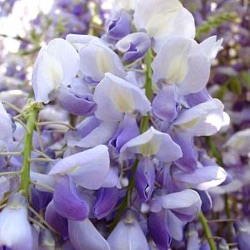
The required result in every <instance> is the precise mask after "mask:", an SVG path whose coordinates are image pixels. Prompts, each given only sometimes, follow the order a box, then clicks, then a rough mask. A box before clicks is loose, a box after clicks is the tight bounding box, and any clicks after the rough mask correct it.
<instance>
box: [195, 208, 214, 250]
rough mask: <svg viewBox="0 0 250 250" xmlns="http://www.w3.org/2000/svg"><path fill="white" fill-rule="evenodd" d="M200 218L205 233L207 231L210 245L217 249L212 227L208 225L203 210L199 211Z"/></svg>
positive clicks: (211, 247)
mask: <svg viewBox="0 0 250 250" xmlns="http://www.w3.org/2000/svg"><path fill="white" fill-rule="evenodd" d="M199 220H200V223H201V225H202V228H203V230H204V233H205V236H206V239H207V241H208V244H209V246H210V249H211V250H216V249H217V247H216V244H215V242H214V239H213V235H212V233H211V230H210V227H209V225H208V221H207V219H206V217H205V216H204V214H203V213H202V212H200V213H199Z"/></svg>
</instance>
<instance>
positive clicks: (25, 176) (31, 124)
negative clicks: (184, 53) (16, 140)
mask: <svg viewBox="0 0 250 250" xmlns="http://www.w3.org/2000/svg"><path fill="white" fill-rule="evenodd" d="M38 111H39V105H37V104H36V103H33V104H31V105H30V112H29V113H28V114H27V116H28V118H27V131H26V135H25V140H24V149H23V152H22V155H23V165H22V172H21V185H20V192H21V193H22V194H23V195H24V196H26V197H27V196H28V194H29V184H30V155H31V151H32V138H33V132H34V129H35V125H36V122H37V117H38Z"/></svg>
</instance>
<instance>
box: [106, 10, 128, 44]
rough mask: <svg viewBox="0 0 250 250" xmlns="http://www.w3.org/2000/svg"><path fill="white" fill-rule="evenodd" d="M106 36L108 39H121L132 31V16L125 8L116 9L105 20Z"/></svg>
mask: <svg viewBox="0 0 250 250" xmlns="http://www.w3.org/2000/svg"><path fill="white" fill-rule="evenodd" d="M105 30H106V33H105V36H106V38H108V39H111V40H115V41H119V40H120V39H121V38H123V37H125V36H126V35H128V34H129V33H131V32H132V25H131V17H130V15H129V14H128V12H127V11H125V10H124V9H119V10H117V11H114V13H113V15H112V16H111V17H110V18H108V19H107V20H106V22H105Z"/></svg>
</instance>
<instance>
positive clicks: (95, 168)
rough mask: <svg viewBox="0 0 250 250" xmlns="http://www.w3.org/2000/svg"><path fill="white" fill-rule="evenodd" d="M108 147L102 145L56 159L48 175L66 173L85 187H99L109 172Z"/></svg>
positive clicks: (76, 182) (94, 188)
mask: <svg viewBox="0 0 250 250" xmlns="http://www.w3.org/2000/svg"><path fill="white" fill-rule="evenodd" d="M109 167H110V160H109V154H108V149H107V147H106V146H104V145H99V146H96V147H94V148H92V149H89V150H86V151H83V152H80V153H76V154H73V155H70V156H68V157H65V158H63V159H61V160H60V161H58V162H57V163H56V164H55V165H54V166H53V167H52V169H51V171H50V172H49V175H54V176H56V175H59V176H60V175H61V176H62V175H68V176H70V177H71V178H72V180H73V182H74V183H75V184H77V185H79V186H81V187H84V188H87V189H93V190H96V189H99V188H100V187H101V185H102V184H103V182H104V180H105V177H106V176H107V174H108V172H109Z"/></svg>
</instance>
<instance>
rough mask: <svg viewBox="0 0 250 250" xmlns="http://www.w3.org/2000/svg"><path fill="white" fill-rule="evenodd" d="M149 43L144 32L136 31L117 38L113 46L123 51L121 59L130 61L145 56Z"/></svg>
mask: <svg viewBox="0 0 250 250" xmlns="http://www.w3.org/2000/svg"><path fill="white" fill-rule="evenodd" d="M150 45H151V41H150V38H149V36H148V35H147V34H146V33H144V32H136V33H132V34H129V35H127V36H125V37H124V38H123V39H121V40H119V41H118V42H117V43H116V45H115V47H116V48H117V49H118V50H119V51H121V52H122V53H123V60H124V61H125V62H127V63H131V62H133V61H135V60H138V59H141V58H143V57H144V56H145V54H146V52H147V51H148V49H149V47H150Z"/></svg>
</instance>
